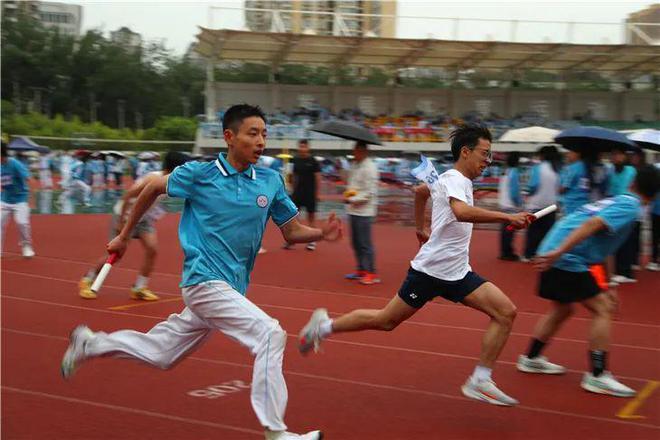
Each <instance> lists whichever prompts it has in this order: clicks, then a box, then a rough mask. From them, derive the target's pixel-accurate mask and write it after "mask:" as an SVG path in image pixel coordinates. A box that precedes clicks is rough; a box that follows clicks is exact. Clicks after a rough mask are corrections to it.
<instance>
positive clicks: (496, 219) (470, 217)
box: [454, 205, 511, 223]
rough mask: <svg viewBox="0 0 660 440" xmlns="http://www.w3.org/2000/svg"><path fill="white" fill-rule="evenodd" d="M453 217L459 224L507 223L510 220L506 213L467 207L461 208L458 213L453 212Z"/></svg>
mask: <svg viewBox="0 0 660 440" xmlns="http://www.w3.org/2000/svg"><path fill="white" fill-rule="evenodd" d="M454 215H456V219H457V220H458V221H459V222H467V223H508V222H509V221H510V220H511V217H510V216H509V214H507V213H504V212H499V211H490V210H488V209H483V208H475V207H474V206H468V205H465V206H463V207H462V208H461V209H460V210H459V211H458V212H456V211H454Z"/></svg>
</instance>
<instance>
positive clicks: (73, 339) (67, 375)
mask: <svg viewBox="0 0 660 440" xmlns="http://www.w3.org/2000/svg"><path fill="white" fill-rule="evenodd" d="M80 327H82V326H77V327H76V328H74V329H73V330H72V331H71V333H70V334H69V346H68V347H67V349H66V351H65V352H64V356H63V357H62V363H61V364H60V372H61V373H62V377H63V378H64V379H66V380H69V379H71V378H72V377H73V374H74V373H75V372H76V366H75V365H74V366H73V367H71V368H67V367H66V365H67V364H69V363H70V364H73V361H72V360H70V358H71V357H73V352H74V351H75V347H76V345H77V344H78V337H77V336H76V330H78V329H79V328H80Z"/></svg>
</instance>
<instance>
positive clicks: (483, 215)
mask: <svg viewBox="0 0 660 440" xmlns="http://www.w3.org/2000/svg"><path fill="white" fill-rule="evenodd" d="M451 150H452V155H453V157H454V161H455V164H454V168H453V169H450V170H448V171H446V172H445V173H443V174H442V175H440V176H438V174H437V172H436V170H435V168H433V165H432V164H431V163H430V161H428V160H427V159H426V158H423V160H422V165H420V166H419V167H417V168H416V169H415V170H413V175H415V177H417V178H418V179H420V180H423V181H425V183H426V184H425V185H420V186H418V187H417V188H416V192H415V220H416V224H417V237H418V239H419V241H420V244H422V247H421V249H420V250H419V252H418V253H417V255H416V256H415V258H414V259H413V260H412V261H411V264H410V265H411V267H410V269H409V271H408V276H407V277H406V279H405V280H404V282H403V284H402V286H401V288H400V290H399V292H398V294H397V295H395V296H394V298H392V300H391V301H390V302H389V304H387V305H386V306H385V307H384V308H382V309H380V310H354V311H352V312H350V313H347V314H345V315H342V316H340V317H338V318H336V319H334V320H331V319H330V318H329V317H328V313H327V311H326V310H325V309H317V310H315V311H314V313H313V314H312V317H311V319H310V321H309V322H308V323H307V325H305V327H303V329H302V331H301V332H300V340H299V349H300V351H301V352H302V353H303V354H304V353H307V352H309V351H310V350H312V349H314V350H315V351H316V350H318V347H319V345H320V343H321V341H322V340H323V339H325V338H327V337H329V336H330V335H331V334H333V333H341V332H352V331H360V330H383V331H390V330H393V329H394V328H396V327H397V326H398V325H399V324H401V323H402V322H404V321H405V320H407V319H409V318H410V317H411V316H413V315H414V314H415V313H416V312H417V311H418V310H419V309H420V308H422V306H424V304H426V303H427V302H428V301H430V300H431V299H433V298H434V297H436V296H441V297H443V298H445V299H448V300H450V301H453V302H460V303H463V304H464V305H466V306H468V307H471V308H473V309H476V310H479V311H481V312H483V313H485V314H487V315H488V316H489V317H490V324H489V325H488V328H487V330H486V333H485V335H484V338H483V343H482V348H481V355H480V357H479V362H478V364H477V366H476V368H475V370H474V372H473V374H472V375H471V376H470V377H469V378H468V380H467V382H465V385H463V387H462V391H463V394H464V395H466V396H467V397H470V398H472V399H476V400H480V401H484V402H488V403H491V404H494V405H502V406H511V405H515V404H517V403H518V401H517V400H516V399H513V398H512V397H509V396H508V395H506V394H505V393H503V392H502V391H500V390H499V389H498V388H497V386H496V385H495V382H493V380H492V379H491V372H492V368H493V366H494V364H495V361H496V359H497V358H498V356H499V354H500V352H501V351H502V348H503V347H504V344H505V343H506V341H507V339H508V337H509V333H510V332H511V327H512V325H513V321H514V318H515V317H516V307H515V306H514V304H513V303H512V302H511V300H510V299H509V298H508V297H507V296H506V295H505V294H504V293H503V292H502V291H501V290H500V289H499V288H498V287H497V286H495V285H494V284H493V283H491V282H488V281H486V280H484V279H483V278H481V277H480V276H479V275H477V274H476V273H475V272H472V268H471V267H470V263H469V253H468V251H469V246H470V237H471V236H472V224H473V223H510V224H512V225H513V226H515V227H516V228H524V227H526V226H527V225H528V224H529V221H530V218H531V215H530V214H529V213H527V212H520V213H503V212H497V211H489V210H486V209H481V208H475V207H474V206H473V195H472V192H473V188H472V180H473V179H475V178H477V177H478V176H480V175H481V173H482V172H483V171H484V170H485V169H486V167H487V166H488V165H489V164H490V162H491V157H492V155H491V134H490V132H489V131H488V129H487V128H486V127H483V126H480V125H465V126H460V127H458V128H457V129H456V130H454V131H453V132H452V141H451ZM429 197H431V199H432V202H433V210H432V222H431V230H430V234H429V232H428V230H427V228H426V225H425V208H426V203H427V200H428V198H429Z"/></svg>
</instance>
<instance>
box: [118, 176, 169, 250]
mask: <svg viewBox="0 0 660 440" xmlns="http://www.w3.org/2000/svg"><path fill="white" fill-rule="evenodd" d="M158 195H159V194H158V190H157V188H156V187H155V186H152V185H147V186H146V187H145V188H144V190H142V192H141V193H140V196H139V197H138V199H137V201H136V202H135V205H134V206H133V209H132V210H131V213H130V215H129V216H128V219H127V220H126V224H125V225H124V227H123V228H122V230H121V232H120V233H119V235H120V236H122V237H123V238H124V239H127V238H128V237H130V234H131V231H132V230H133V228H134V227H135V225H137V223H138V222H139V221H140V219H141V218H142V216H143V215H144V213H145V212H147V210H148V209H149V208H150V207H151V205H153V203H154V201H155V200H156V198H157V197H158Z"/></svg>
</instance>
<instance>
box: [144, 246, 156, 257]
mask: <svg viewBox="0 0 660 440" xmlns="http://www.w3.org/2000/svg"><path fill="white" fill-rule="evenodd" d="M157 254H158V247H157V246H156V245H147V246H145V247H144V255H145V256H146V257H147V258H149V259H151V260H153V259H155V258H156V255H157Z"/></svg>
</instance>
